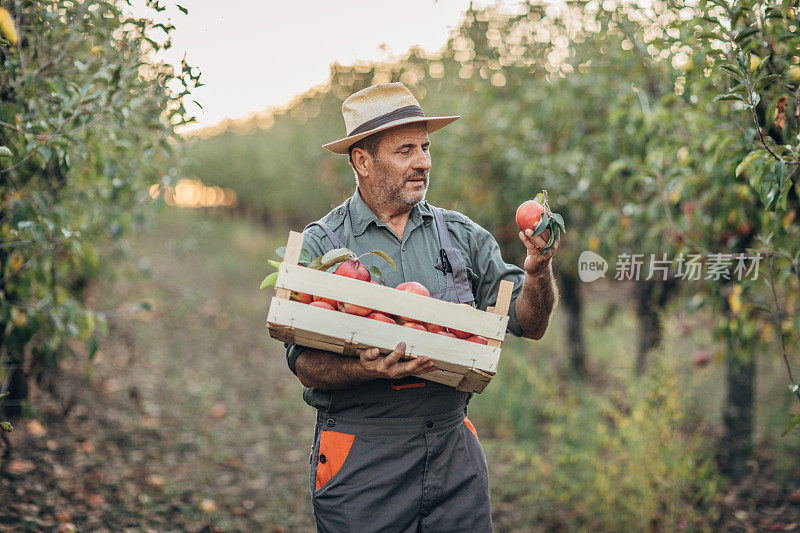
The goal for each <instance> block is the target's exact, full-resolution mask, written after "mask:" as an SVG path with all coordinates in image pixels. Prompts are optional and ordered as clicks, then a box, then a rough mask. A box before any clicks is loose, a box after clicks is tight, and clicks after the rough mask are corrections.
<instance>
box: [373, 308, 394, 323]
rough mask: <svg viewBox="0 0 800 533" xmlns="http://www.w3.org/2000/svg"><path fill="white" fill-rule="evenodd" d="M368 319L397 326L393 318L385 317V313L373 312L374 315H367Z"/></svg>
mask: <svg viewBox="0 0 800 533" xmlns="http://www.w3.org/2000/svg"><path fill="white" fill-rule="evenodd" d="M367 318H371V319H372V320H380V321H381V322H386V323H388V324H397V322H395V321H394V320H392V318H391V317H389V316H387V315H384V314H383V313H379V312H378V311H373V312H372V313H370V314H368V315H367Z"/></svg>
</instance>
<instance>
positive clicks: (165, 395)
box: [0, 211, 313, 531]
mask: <svg viewBox="0 0 800 533" xmlns="http://www.w3.org/2000/svg"><path fill="white" fill-rule="evenodd" d="M280 233H281V234H280V235H278V234H275V235H269V234H267V233H266V232H264V231H261V230H259V229H257V228H254V227H253V226H252V225H249V224H247V223H243V222H238V221H233V220H220V219H217V220H214V219H211V218H207V217H204V216H203V215H201V214H199V213H190V212H185V211H180V212H179V211H169V212H167V213H165V214H163V215H161V216H160V217H159V218H158V219H157V220H156V221H155V223H154V224H153V225H151V226H150V227H148V229H147V231H146V232H143V233H141V234H140V235H138V236H136V237H134V238H132V239H131V241H130V249H131V253H132V255H133V257H135V258H136V260H137V261H138V263H139V266H142V267H144V268H145V270H146V271H149V276H148V277H147V278H145V279H142V278H128V277H126V276H125V275H124V273H122V272H120V275H119V277H117V279H115V280H111V281H109V282H108V283H102V284H98V285H97V286H95V287H94V288H93V289H92V292H91V302H92V305H93V306H95V307H96V308H100V309H104V310H106V312H107V315H108V324H109V330H108V334H107V335H105V336H104V337H103V339H102V340H101V343H100V349H101V351H100V354H99V356H98V357H97V360H96V361H95V364H94V365H91V366H90V365H87V364H86V363H85V361H77V360H74V359H73V360H70V361H65V363H66V364H65V365H64V367H65V368H64V377H63V378H62V379H60V380H59V382H58V383H59V388H60V391H61V396H62V397H66V398H69V397H70V393H71V392H72V394H73V396H74V402H75V404H74V406H73V407H72V408H71V409H69V412H68V415H67V416H66V417H63V416H61V414H62V413H63V411H64V407H65V404H69V403H70V401H69V400H67V401H66V402H56V401H55V400H53V398H52V397H50V396H49V395H47V394H44V393H41V394H38V395H37V396H36V397H34V398H33V401H32V406H33V409H34V412H33V420H35V422H32V421H29V420H23V421H22V422H20V424H18V427H17V428H16V430H15V431H14V432H13V433H12V434H11V441H12V445H13V447H14V452H13V455H12V456H11V458H10V460H8V461H6V462H5V463H4V465H3V466H4V469H5V471H6V473H5V474H4V475H3V476H2V477H0V501H2V502H3V503H2V504H0V529H13V530H19V529H20V528H21V529H23V530H32V531H35V530H50V529H51V528H56V527H58V524H59V523H72V524H74V525H75V526H76V527H77V528H78V530H110V531H119V530H124V529H126V528H132V530H147V529H152V530H157V531H162V530H165V529H173V530H174V529H178V530H188V531H200V530H215V529H221V530H226V531H229V530H233V531H236V530H241V531H256V530H257V531H309V530H312V529H313V525H312V517H311V513H310V505H309V498H308V492H307V490H303V489H305V487H306V486H307V475H308V474H307V472H308V470H307V467H308V451H307V450H308V446H309V443H310V441H311V436H312V430H313V418H312V414H313V413H312V412H311V410H310V408H308V407H307V406H306V405H305V404H304V403H303V402H302V399H301V396H300V385H299V383H298V382H297V380H296V379H294V378H293V376H291V374H290V373H289V372H288V370H287V368H286V363H285V359H284V357H283V349H282V346H281V345H280V344H279V343H277V342H276V341H273V340H271V339H269V338H268V337H267V335H266V329H265V323H266V309H267V300H268V294H267V292H266V291H262V292H259V291H257V288H258V284H259V283H260V281H261V278H262V277H263V276H264V275H265V272H266V271H267V265H266V262H265V259H266V258H267V257H271V256H272V255H273V254H272V250H274V248H275V247H277V246H278V245H280V244H281V242H279V241H285V234H283V232H280ZM89 368H91V372H92V373H93V375H94V377H93V379H92V380H91V382H88V384H87V382H86V381H85V380H84V378H83V376H84V375H85V372H86V371H87V369H89ZM7 502H8V503H7ZM61 527H62V529H64V530H69V526H61Z"/></svg>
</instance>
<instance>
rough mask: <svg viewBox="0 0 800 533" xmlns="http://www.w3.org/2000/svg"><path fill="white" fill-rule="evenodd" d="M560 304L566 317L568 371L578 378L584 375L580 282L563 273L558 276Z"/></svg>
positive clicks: (584, 356)
mask: <svg viewBox="0 0 800 533" xmlns="http://www.w3.org/2000/svg"><path fill="white" fill-rule="evenodd" d="M558 281H559V285H560V286H561V287H560V289H559V292H560V296H561V302H562V303H563V305H564V310H565V311H566V315H567V328H566V335H567V339H566V340H567V352H568V354H569V368H570V371H571V372H572V373H573V374H574V375H576V376H579V377H583V376H585V375H586V347H585V345H584V342H583V302H582V301H581V295H580V290H579V289H580V280H579V279H578V278H577V277H575V276H571V275H569V274H567V273H565V272H559V274H558Z"/></svg>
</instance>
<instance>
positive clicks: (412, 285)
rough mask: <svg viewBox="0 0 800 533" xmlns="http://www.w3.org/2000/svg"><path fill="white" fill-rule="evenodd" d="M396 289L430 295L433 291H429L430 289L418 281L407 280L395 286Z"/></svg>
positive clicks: (406, 318) (404, 318)
mask: <svg viewBox="0 0 800 533" xmlns="http://www.w3.org/2000/svg"><path fill="white" fill-rule="evenodd" d="M395 289H397V290H401V291H405V292H412V293H414V294H419V295H422V296H428V297H430V295H431V293H430V292H428V289H426V288H425V285H423V284H422V283H419V282H417V281H406V282H404V283H401V284H400V285H398V286H397V287H395ZM400 318H402V319H403V320H411V319H410V318H408V317H405V316H401V317H400Z"/></svg>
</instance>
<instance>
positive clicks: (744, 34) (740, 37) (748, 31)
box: [733, 26, 761, 44]
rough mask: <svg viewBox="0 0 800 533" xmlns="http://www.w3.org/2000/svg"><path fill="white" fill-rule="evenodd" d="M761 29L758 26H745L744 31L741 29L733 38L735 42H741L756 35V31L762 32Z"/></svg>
mask: <svg viewBox="0 0 800 533" xmlns="http://www.w3.org/2000/svg"><path fill="white" fill-rule="evenodd" d="M760 31H761V30H760V29H759V28H758V26H751V27H749V28H745V29H743V30H742V31H740V32H739V33H738V34H736V37H734V38H733V42H735V43H737V44H738V43H741V42H742V41H744V40H745V39H747V38H748V37H751V36H753V35H755V34H756V33H758V32H760Z"/></svg>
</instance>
